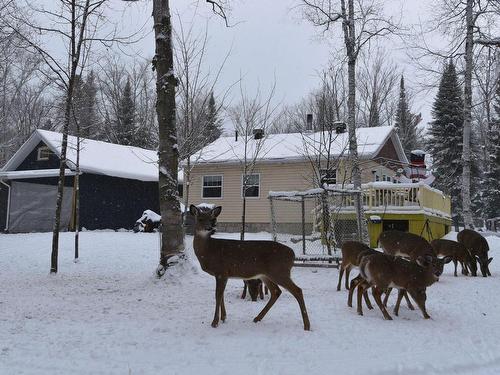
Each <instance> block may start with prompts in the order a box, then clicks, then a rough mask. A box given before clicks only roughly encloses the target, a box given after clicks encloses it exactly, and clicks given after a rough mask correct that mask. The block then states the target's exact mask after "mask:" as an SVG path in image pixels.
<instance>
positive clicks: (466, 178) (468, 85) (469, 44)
mask: <svg viewBox="0 0 500 375" xmlns="http://www.w3.org/2000/svg"><path fill="white" fill-rule="evenodd" d="M473 5H474V0H467V5H466V9H465V11H466V24H467V36H466V40H465V83H464V129H463V151H462V164H463V170H462V206H463V218H464V226H465V228H471V229H472V228H474V223H473V220H472V211H471V197H470V184H471V148H470V135H471V108H472V64H473V61H472V59H473V56H472V53H473V47H474V20H473V13H472V12H473Z"/></svg>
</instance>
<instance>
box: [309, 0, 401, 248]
mask: <svg viewBox="0 0 500 375" xmlns="http://www.w3.org/2000/svg"><path fill="white" fill-rule="evenodd" d="M301 3H302V5H303V10H304V15H305V17H306V19H307V20H309V21H310V22H311V23H312V24H313V25H314V26H317V27H320V28H322V29H323V31H324V32H325V33H328V32H329V31H330V30H331V28H332V27H334V26H335V25H340V26H341V27H342V36H343V44H344V51H345V58H346V60H347V76H348V99H347V108H348V113H347V128H348V132H349V155H350V159H351V160H352V175H353V184H354V189H361V170H360V167H359V158H358V145H357V139H356V63H357V60H358V56H359V54H360V52H361V50H362V49H363V48H366V47H368V43H369V42H370V41H372V40H373V39H374V38H378V37H384V36H387V35H390V34H392V33H394V32H395V31H396V29H397V26H396V24H395V23H394V22H393V20H392V19H391V18H389V17H385V16H384V15H383V11H382V5H381V3H377V2H376V1H363V0H358V1H355V0H302V2H301ZM355 207H356V216H357V219H358V220H357V221H358V232H359V233H361V234H362V238H363V240H364V241H365V242H368V226H367V223H366V219H365V215H364V209H363V204H362V198H361V195H358V196H357V197H356V202H355Z"/></svg>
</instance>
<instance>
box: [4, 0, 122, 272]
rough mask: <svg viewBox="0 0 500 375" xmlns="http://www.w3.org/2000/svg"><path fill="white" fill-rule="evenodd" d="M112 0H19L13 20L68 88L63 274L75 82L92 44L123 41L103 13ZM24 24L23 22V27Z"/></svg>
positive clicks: (54, 259)
mask: <svg viewBox="0 0 500 375" xmlns="http://www.w3.org/2000/svg"><path fill="white" fill-rule="evenodd" d="M108 1H109V0H60V1H59V2H57V4H50V6H47V7H45V6H44V5H37V4H34V3H32V2H27V1H26V2H23V3H22V4H21V5H19V9H18V11H17V12H13V13H12V14H11V16H10V20H9V27H10V28H11V29H12V31H13V32H14V33H15V34H16V35H17V36H18V37H19V38H20V39H21V40H22V44H23V47H24V48H25V50H26V51H28V52H29V53H31V54H33V55H35V56H39V57H40V58H41V59H42V60H43V62H44V64H45V67H46V69H44V70H42V71H41V73H42V74H43V75H44V76H45V78H46V79H48V80H50V81H51V82H53V84H54V85H55V86H56V87H57V88H58V89H59V90H61V91H62V92H63V93H64V120H63V126H62V142H61V153H60V164H59V180H58V185H57V198H56V210H55V218H54V226H53V233H52V252H51V265H50V272H51V273H57V270H58V252H59V230H60V226H61V208H62V199H63V194H64V181H65V168H66V154H67V147H68V131H69V126H70V121H71V112H72V107H73V96H74V88H75V82H76V80H77V77H78V75H81V71H82V69H83V67H84V65H85V62H86V60H87V58H88V56H89V54H90V49H91V46H92V44H97V43H105V44H106V45H109V44H111V43H113V42H116V41H119V40H120V38H119V37H118V36H117V33H116V29H113V27H111V28H109V26H110V24H109V23H108V20H107V19H106V17H105V16H104V13H103V11H104V8H105V6H106V5H107V3H108ZM19 25H22V26H23V29H21V28H20V27H19ZM24 30H28V31H29V30H32V31H33V33H34V32H36V33H37V34H38V35H39V38H32V37H31V36H30V35H29V34H27V33H25V32H24ZM101 31H102V34H101V33H100V32H101ZM56 39H57V40H62V43H63V45H64V47H65V51H66V53H62V54H61V53H58V52H57V50H56V49H55V48H54V43H53V42H54V40H56ZM123 40H124V39H123Z"/></svg>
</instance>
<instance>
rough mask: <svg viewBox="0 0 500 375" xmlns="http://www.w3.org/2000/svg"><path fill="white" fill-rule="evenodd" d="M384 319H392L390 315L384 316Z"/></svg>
mask: <svg viewBox="0 0 500 375" xmlns="http://www.w3.org/2000/svg"><path fill="white" fill-rule="evenodd" d="M384 319H385V320H392V317H391V316H390V315H387V316H384Z"/></svg>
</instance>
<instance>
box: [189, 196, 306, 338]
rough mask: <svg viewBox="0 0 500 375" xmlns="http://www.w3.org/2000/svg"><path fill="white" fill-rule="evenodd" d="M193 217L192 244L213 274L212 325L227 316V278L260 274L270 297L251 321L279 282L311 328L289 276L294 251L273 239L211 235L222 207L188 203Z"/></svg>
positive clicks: (278, 291)
mask: <svg viewBox="0 0 500 375" xmlns="http://www.w3.org/2000/svg"><path fill="white" fill-rule="evenodd" d="M189 211H190V213H191V214H192V215H193V216H194V218H195V234H194V239H193V247H194V252H195V254H196V257H197V258H198V261H199V262H200V265H201V268H202V269H203V270H204V271H205V272H207V273H209V274H210V275H212V276H214V277H215V281H216V288H215V314H214V319H213V321H212V327H214V328H215V327H217V326H218V324H219V313H220V319H221V320H222V321H223V322H224V321H225V320H226V309H225V306H224V289H225V288H226V284H227V280H228V279H229V278H237V279H243V280H249V279H255V278H260V279H262V281H263V282H264V283H265V284H266V286H267V287H268V288H269V291H270V293H271V298H270V299H269V301H268V302H267V304H266V306H264V308H263V309H262V311H261V312H260V313H259V314H258V315H257V316H256V317H255V319H254V322H259V321H261V320H262V319H263V318H264V316H265V315H266V314H267V312H268V311H269V309H270V308H271V307H272V306H273V305H274V303H275V302H276V300H277V299H278V297H279V296H280V295H281V289H280V288H279V286H282V287H283V288H285V289H287V290H288V291H289V292H290V293H291V294H292V295H293V296H294V297H295V299H296V300H297V302H298V303H299V306H300V312H301V314H302V321H303V323H304V330H306V331H308V330H310V328H311V324H310V322H309V317H308V315H307V309H306V305H305V303H304V298H303V295H302V289H300V288H299V287H298V286H297V285H295V283H294V282H293V281H292V279H291V278H290V271H291V269H292V267H293V262H294V260H295V254H294V252H293V250H292V249H290V248H289V247H288V246H285V245H283V244H280V243H278V242H274V241H238V240H226V239H219V238H212V234H213V233H215V226H216V223H217V216H219V214H220V213H221V211H222V207H215V208H213V209H210V208H205V207H196V206H194V205H191V206H190V207H189Z"/></svg>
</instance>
